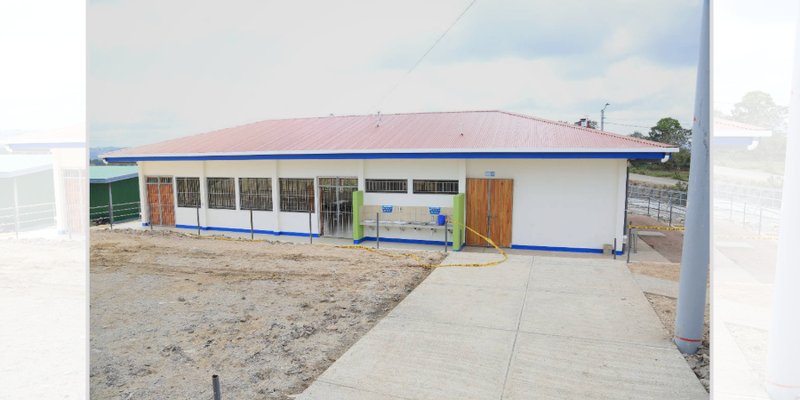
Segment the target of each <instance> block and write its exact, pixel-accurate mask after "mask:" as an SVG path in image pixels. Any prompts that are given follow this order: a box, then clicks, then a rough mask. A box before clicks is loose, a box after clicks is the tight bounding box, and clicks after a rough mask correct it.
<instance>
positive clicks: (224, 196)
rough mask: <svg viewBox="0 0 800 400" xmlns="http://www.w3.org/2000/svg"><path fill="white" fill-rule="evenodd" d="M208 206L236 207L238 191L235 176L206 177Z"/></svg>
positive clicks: (231, 208) (228, 208) (233, 208)
mask: <svg viewBox="0 0 800 400" xmlns="http://www.w3.org/2000/svg"><path fill="white" fill-rule="evenodd" d="M206 184H207V185H208V208H221V209H226V210H235V209H236V191H235V189H234V185H235V182H234V181H233V178H206Z"/></svg>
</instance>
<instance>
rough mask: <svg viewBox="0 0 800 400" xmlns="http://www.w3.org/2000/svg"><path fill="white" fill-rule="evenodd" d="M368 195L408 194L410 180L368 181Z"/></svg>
mask: <svg viewBox="0 0 800 400" xmlns="http://www.w3.org/2000/svg"><path fill="white" fill-rule="evenodd" d="M365 183H366V191H367V192H368V193H407V192H408V179H367V180H366V182H365Z"/></svg>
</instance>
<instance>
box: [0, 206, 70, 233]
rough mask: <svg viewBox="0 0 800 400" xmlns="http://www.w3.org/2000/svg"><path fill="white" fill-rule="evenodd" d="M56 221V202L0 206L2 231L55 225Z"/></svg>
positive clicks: (16, 231)
mask: <svg viewBox="0 0 800 400" xmlns="http://www.w3.org/2000/svg"><path fill="white" fill-rule="evenodd" d="M55 223H56V204H55V203H54V202H50V203H38V204H25V205H20V206H17V207H4V208H0V232H12V231H13V232H14V233H15V234H17V235H19V232H20V231H24V230H28V229H33V228H42V227H46V226H53V225H55Z"/></svg>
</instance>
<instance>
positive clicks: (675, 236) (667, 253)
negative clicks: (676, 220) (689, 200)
mask: <svg viewBox="0 0 800 400" xmlns="http://www.w3.org/2000/svg"><path fill="white" fill-rule="evenodd" d="M628 222H629V223H630V224H632V225H636V226H664V227H667V226H668V225H667V224H665V223H664V222H661V221H659V220H657V219H655V218H651V217H648V216H646V215H636V214H628ZM658 232H661V233H663V234H664V236H640V238H641V239H642V240H643V241H644V242H645V243H647V244H648V245H649V246H650V247H652V248H653V250H655V251H657V252H658V253H659V254H661V255H662V256H664V258H666V259H667V260H669V261H670V262H674V263H679V262H681V252H682V251H683V231H658Z"/></svg>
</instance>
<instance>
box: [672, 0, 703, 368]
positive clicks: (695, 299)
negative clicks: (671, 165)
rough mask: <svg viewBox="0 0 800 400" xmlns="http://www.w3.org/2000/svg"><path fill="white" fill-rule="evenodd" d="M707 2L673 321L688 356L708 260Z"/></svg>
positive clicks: (696, 341)
mask: <svg viewBox="0 0 800 400" xmlns="http://www.w3.org/2000/svg"><path fill="white" fill-rule="evenodd" d="M708 1H709V0H705V1H703V16H702V20H701V28H700V57H699V59H698V64H697V88H696V92H695V100H694V124H693V125H692V158H691V167H690V171H689V193H688V195H687V200H686V201H687V209H686V233H685V234H684V237H683V254H682V255H681V277H680V284H679V287H678V307H677V318H676V320H675V338H674V341H675V344H676V345H677V346H678V349H679V350H680V351H681V352H683V353H688V354H693V353H695V352H697V348H698V347H700V343H701V342H702V340H703V322H704V318H703V316H704V314H705V307H706V284H707V282H708V266H709V260H710V259H709V253H710V240H709V235H710V226H709V225H710V222H711V221H710V217H709V191H710V190H709V175H710V174H709V162H708V156H709V147H708V145H709V134H708V133H709V129H710V128H709V121H710V119H709V114H710V93H709V80H708V78H709V70H710V69H709V55H708V51H709V50H708V20H709V12H708V11H709V10H708V7H709V4H708Z"/></svg>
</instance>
